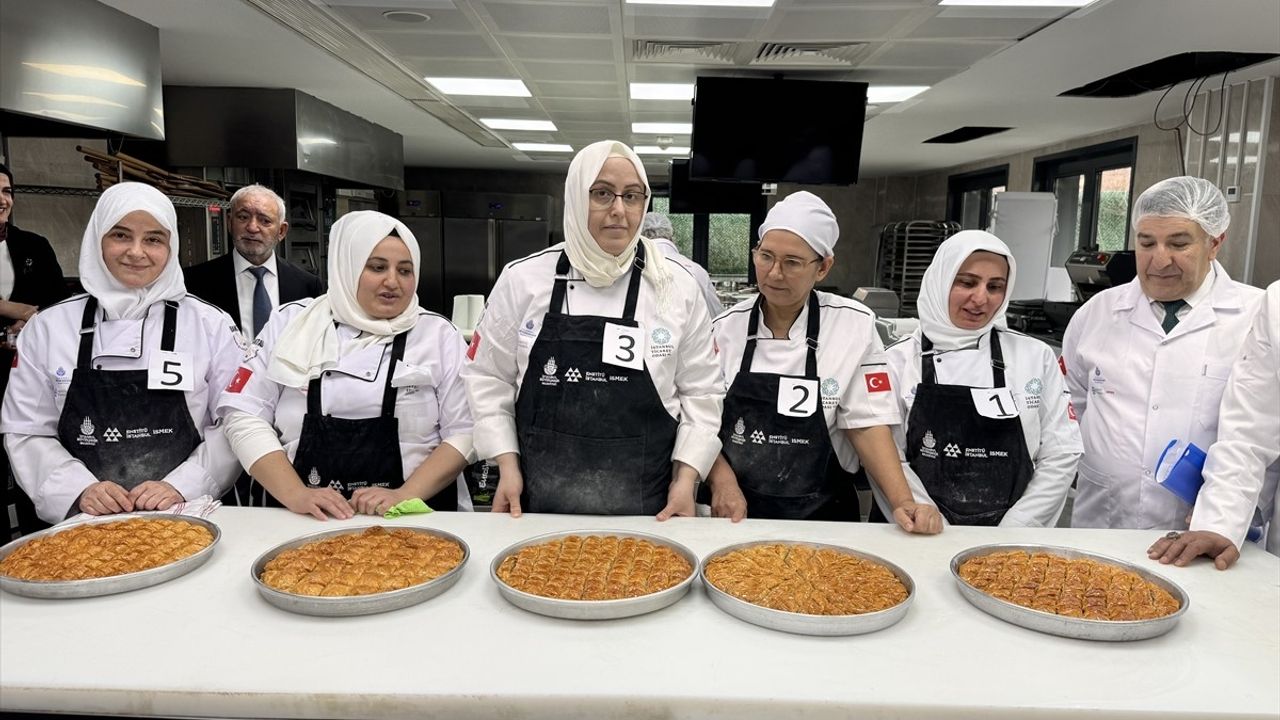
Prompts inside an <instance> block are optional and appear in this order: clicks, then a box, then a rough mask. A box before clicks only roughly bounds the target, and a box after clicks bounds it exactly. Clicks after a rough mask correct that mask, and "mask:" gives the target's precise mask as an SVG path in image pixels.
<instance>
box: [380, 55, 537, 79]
mask: <svg viewBox="0 0 1280 720" xmlns="http://www.w3.org/2000/svg"><path fill="white" fill-rule="evenodd" d="M397 59H398V60H400V62H402V63H404V64H405V65H406V66H408V67H409V69H410V70H413V71H414V72H415V73H417V74H418V76H420V77H475V78H500V77H515V75H516V72H515V70H513V69H512V68H511V63H508V62H507V61H506V60H462V59H451V58H421V57H413V56H409V55H401V56H399V57H398V58H397Z"/></svg>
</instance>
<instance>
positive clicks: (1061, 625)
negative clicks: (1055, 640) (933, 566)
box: [951, 544, 1191, 641]
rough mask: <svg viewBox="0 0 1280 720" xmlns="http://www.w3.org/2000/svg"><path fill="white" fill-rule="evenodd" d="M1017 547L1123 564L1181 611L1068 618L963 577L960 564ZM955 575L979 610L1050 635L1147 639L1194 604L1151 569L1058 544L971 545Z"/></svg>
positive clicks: (955, 561)
mask: <svg viewBox="0 0 1280 720" xmlns="http://www.w3.org/2000/svg"><path fill="white" fill-rule="evenodd" d="M1014 550H1023V551H1025V552H1028V553H1037V552H1046V553H1051V554H1054V555H1059V556H1061V557H1065V558H1067V559H1069V560H1075V559H1077V558H1087V559H1089V560H1096V561H1098V562H1104V563H1109V564H1111V565H1116V566H1118V567H1122V568H1124V569H1125V570H1128V571H1130V572H1133V573H1135V574H1137V575H1138V576H1139V577H1141V578H1142V579H1144V580H1148V581H1150V582H1152V583H1154V584H1156V585H1158V586H1159V587H1162V588H1164V589H1165V590H1168V591H1169V594H1170V595H1173V597H1174V599H1176V600H1177V601H1178V605H1179V607H1178V610H1177V612H1175V613H1173V614H1172V615H1166V616H1164V617H1162V618H1155V619H1153V620H1086V619H1085V618H1073V617H1064V616H1062V615H1055V614H1053V613H1047V612H1044V611H1042V610H1032V609H1031V608H1028V607H1023V606H1021V605H1015V604H1014V603H1011V602H1008V601H1005V600H1000V599H999V598H996V597H993V596H991V595H988V594H987V593H985V592H983V591H981V590H979V589H978V588H976V587H974V586H972V585H970V584H969V583H967V582H965V581H964V580H963V579H962V578H961V577H960V566H961V565H962V564H964V562H965V561H966V560H968V559H970V558H973V557H978V556H980V555H990V554H991V553H996V552H1009V551H1014ZM951 575H952V577H954V578H955V579H956V586H957V587H959V588H960V594H961V595H964V598H965V599H966V600H968V601H969V602H970V603H972V604H973V606H974V607H976V608H978V609H979V610H982V611H983V612H985V613H988V614H990V615H994V616H995V617H998V618H1000V619H1001V620H1004V621H1005V622H1009V623H1013V624H1014V625H1020V626H1022V627H1024V628H1028V629H1030V630H1038V631H1040V632H1042V633H1048V634H1050V635H1059V636H1061V637H1068V638H1076V639H1079V640H1107V641H1126V640H1146V639H1147V638H1153V637H1157V636H1159V635H1163V634H1165V633H1167V632H1169V631H1170V630H1172V629H1173V626H1174V625H1176V624H1177V622H1178V620H1179V619H1180V618H1181V617H1182V615H1183V613H1185V612H1186V611H1187V607H1188V606H1189V605H1190V604H1191V598H1190V597H1188V596H1187V593H1186V591H1184V590H1183V589H1182V588H1180V587H1178V586H1177V585H1176V584H1175V583H1172V582H1170V581H1169V580H1166V579H1165V578H1163V577H1161V576H1160V575H1157V574H1155V573H1153V572H1151V571H1150V570H1147V569H1145V568H1141V567H1138V566H1137V565H1133V564H1131V563H1127V562H1125V561H1123V560H1117V559H1116V558H1113V557H1108V556H1106V555H1098V554H1097V553H1091V552H1086V551H1084V550H1075V549H1073V548H1066V547H1059V546H1056V545H1015V544H996V545H981V546H978V547H974V548H969V549H968V550H965V551H963V552H960V553H958V554H957V555H956V556H955V557H953V558H951Z"/></svg>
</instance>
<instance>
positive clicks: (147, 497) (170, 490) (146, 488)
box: [129, 480, 186, 510]
mask: <svg viewBox="0 0 1280 720" xmlns="http://www.w3.org/2000/svg"><path fill="white" fill-rule="evenodd" d="M129 500H130V502H132V503H133V509H134V510H168V509H169V508H171V507H173V506H174V505H176V504H177V503H180V502H183V501H184V500H186V498H184V497H182V493H180V492H178V491H177V489H175V488H174V487H173V486H172V485H170V484H169V483H167V482H165V481H163V480H148V481H146V482H144V483H139V484H138V485H137V486H136V487H135V488H134V489H132V490H130V491H129Z"/></svg>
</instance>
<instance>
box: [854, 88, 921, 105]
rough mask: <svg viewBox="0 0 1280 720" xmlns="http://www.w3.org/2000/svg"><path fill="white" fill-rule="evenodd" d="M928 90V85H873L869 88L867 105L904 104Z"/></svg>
mask: <svg viewBox="0 0 1280 720" xmlns="http://www.w3.org/2000/svg"><path fill="white" fill-rule="evenodd" d="M928 89H929V86H928V85H872V86H871V87H869V88H867V103H868V104H872V105H874V104H876V103H896V102H902V101H903V100H909V99H911V98H913V97H915V96H916V95H919V94H920V93H922V92H924V91H925V90H928Z"/></svg>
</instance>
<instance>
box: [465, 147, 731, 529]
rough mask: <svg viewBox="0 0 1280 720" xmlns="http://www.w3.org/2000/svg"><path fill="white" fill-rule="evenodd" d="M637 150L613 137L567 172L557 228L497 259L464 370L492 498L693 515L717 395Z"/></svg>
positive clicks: (566, 508)
mask: <svg viewBox="0 0 1280 720" xmlns="http://www.w3.org/2000/svg"><path fill="white" fill-rule="evenodd" d="M649 196H650V190H649V183H648V179H647V177H646V176H645V171H644V165H643V164H642V163H641V162H640V158H639V157H637V156H636V154H635V153H634V152H632V150H631V148H629V147H627V146H626V145H624V144H622V143H619V142H615V141H611V140H606V141H602V142H598V143H594V144H592V145H589V146H587V147H586V148H584V149H583V150H582V151H581V152H579V153H578V155H577V156H576V157H574V159H573V162H572V163H570V165H569V174H568V177H567V178H566V179H565V194H564V197H565V211H564V234H565V242H564V243H561V244H558V245H554V246H552V247H550V248H547V249H546V250H543V251H540V252H537V253H534V254H533V255H530V256H528V257H526V258H522V259H520V260H516V261H515V262H512V263H510V264H509V265H507V267H506V268H504V269H503V271H502V275H501V276H500V277H499V278H498V282H497V284H496V285H495V286H494V288H493V293H492V294H491V296H490V298H489V302H488V305H487V306H486V307H485V312H484V316H483V317H482V318H481V320H480V324H479V326H478V327H477V328H476V333H475V336H474V337H473V339H472V344H471V348H470V350H469V351H468V354H469V356H470V357H471V358H472V362H470V363H469V364H468V365H467V367H466V369H465V370H464V371H463V378H464V379H465V380H466V383H467V395H468V397H470V399H471V409H472V412H473V413H474V415H475V420H476V432H475V437H476V451H477V454H478V455H479V456H480V457H484V458H493V459H495V460H496V461H497V463H498V467H499V472H500V477H499V484H498V489H497V492H496V494H495V495H494V500H493V509H494V511H497V512H510V513H511V514H512V515H513V516H518V515H520V513H521V511H523V510H527V511H531V512H559V513H588V514H598V515H642V514H643V515H653V514H656V515H657V516H658V519H660V520H662V519H666V518H668V517H670V516H672V515H692V514H693V510H694V507H693V493H694V484H695V482H696V481H697V479H698V477H700V476H705V474H706V472H707V471H708V470H709V469H710V467H711V463H712V462H713V461H714V460H715V457H716V453H717V452H719V450H720V441H719V440H718V439H717V437H716V430H717V428H718V426H719V423H720V401H721V398H722V397H723V395H724V390H723V387H722V381H721V378H720V369H719V366H718V365H717V364H716V360H715V350H714V348H713V347H712V343H711V330H710V323H711V319H710V317H709V316H708V314H707V308H706V304H705V303H704V302H703V301H702V297H701V295H700V294H699V289H698V287H697V285H696V284H695V283H694V281H693V278H692V277H690V276H689V274H688V273H686V272H683V271H682V270H680V269H679V268H678V267H677V268H673V266H672V264H671V263H669V262H667V261H665V260H664V259H663V256H662V252H661V251H660V250H658V249H657V248H655V247H654V245H653V243H652V242H651V241H649V240H647V239H645V238H642V237H641V236H640V223H641V220H642V218H643V217H644V213H645V208H646V206H647V205H648V201H649Z"/></svg>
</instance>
